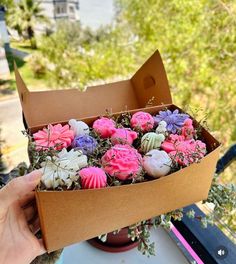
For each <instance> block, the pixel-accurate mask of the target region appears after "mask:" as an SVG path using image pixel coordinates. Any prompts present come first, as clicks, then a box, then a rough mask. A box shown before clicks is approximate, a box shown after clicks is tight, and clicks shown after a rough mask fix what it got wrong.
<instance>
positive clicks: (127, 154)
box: [102, 144, 142, 180]
mask: <svg viewBox="0 0 236 264" xmlns="http://www.w3.org/2000/svg"><path fill="white" fill-rule="evenodd" d="M102 166H103V168H104V170H105V172H106V173H108V174H110V175H111V176H113V177H116V178H118V179H120V180H126V179H129V178H133V177H135V176H136V175H137V174H138V173H139V172H140V170H141V166H142V156H141V155H140V154H139V153H138V151H137V150H136V149H134V148H132V147H131V146H129V145H120V144H117V145H115V146H113V147H112V148H111V149H109V150H108V151H107V152H106V153H105V154H104V155H103V157H102Z"/></svg>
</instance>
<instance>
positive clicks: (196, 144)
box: [161, 134, 206, 166]
mask: <svg viewBox="0 0 236 264" xmlns="http://www.w3.org/2000/svg"><path fill="white" fill-rule="evenodd" d="M161 148H162V149H163V150H164V151H166V152H167V153H168V154H169V156H170V157H171V158H172V160H174V161H175V162H177V163H178V164H179V165H181V166H182V165H183V166H188V165H190V164H191V163H194V162H199V161H200V160H201V159H202V158H203V157H204V156H205V154H206V144H205V143H203V142H202V141H201V140H194V139H185V137H184V136H182V135H173V134H171V135H170V136H169V138H168V139H167V140H165V141H164V142H163V143H162V145H161Z"/></svg>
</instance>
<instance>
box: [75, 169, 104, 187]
mask: <svg viewBox="0 0 236 264" xmlns="http://www.w3.org/2000/svg"><path fill="white" fill-rule="evenodd" d="M79 175H80V177H81V185H82V188H83V189H98V188H103V187H106V184H107V176H106V173H105V172H104V171H103V170H102V169H101V168H98V167H88V168H84V169H82V170H80V171H79Z"/></svg>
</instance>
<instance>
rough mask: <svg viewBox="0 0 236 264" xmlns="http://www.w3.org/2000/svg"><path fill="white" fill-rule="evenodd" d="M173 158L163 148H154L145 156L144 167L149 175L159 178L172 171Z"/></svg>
mask: <svg viewBox="0 0 236 264" xmlns="http://www.w3.org/2000/svg"><path fill="white" fill-rule="evenodd" d="M171 165H172V161H171V158H170V157H169V156H168V154H167V153H166V152H165V151H163V150H158V149H153V150H151V151H149V152H148V153H147V154H146V155H145V156H144V157H143V167H144V169H145V171H146V172H147V173H148V175H149V176H152V177H153V178H158V177H161V176H165V175H166V174H168V173H169V172H170V169H171Z"/></svg>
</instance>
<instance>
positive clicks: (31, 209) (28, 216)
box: [24, 206, 36, 222]
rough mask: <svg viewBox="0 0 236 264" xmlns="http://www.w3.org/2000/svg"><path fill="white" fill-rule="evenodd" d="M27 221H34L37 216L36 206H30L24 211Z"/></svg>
mask: <svg viewBox="0 0 236 264" xmlns="http://www.w3.org/2000/svg"><path fill="white" fill-rule="evenodd" d="M24 214H25V219H26V221H27V222H29V221H30V220H33V219H34V218H35V216H36V209H35V207H34V206H29V207H27V208H25V209H24Z"/></svg>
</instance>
